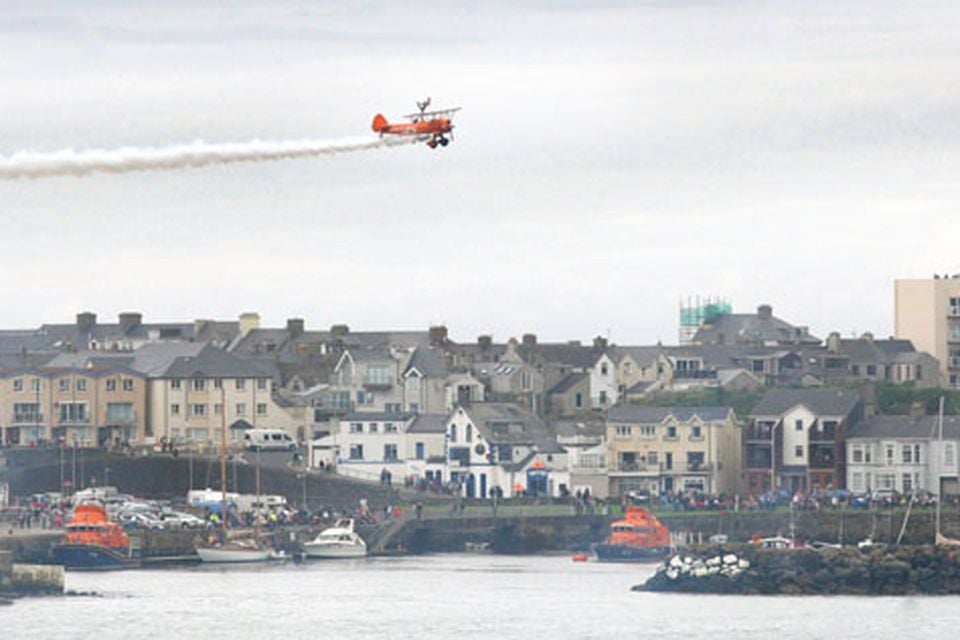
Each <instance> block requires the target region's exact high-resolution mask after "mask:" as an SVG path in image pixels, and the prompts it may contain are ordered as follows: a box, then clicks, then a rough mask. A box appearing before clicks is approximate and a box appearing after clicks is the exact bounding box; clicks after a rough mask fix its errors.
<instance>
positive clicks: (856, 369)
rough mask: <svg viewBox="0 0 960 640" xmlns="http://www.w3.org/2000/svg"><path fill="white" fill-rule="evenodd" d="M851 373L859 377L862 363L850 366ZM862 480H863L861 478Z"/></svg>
mask: <svg viewBox="0 0 960 640" xmlns="http://www.w3.org/2000/svg"><path fill="white" fill-rule="evenodd" d="M850 373H852V374H853V375H855V376H857V377H859V376H860V365H858V364H855V365H851V366H850ZM861 482H862V480H861Z"/></svg>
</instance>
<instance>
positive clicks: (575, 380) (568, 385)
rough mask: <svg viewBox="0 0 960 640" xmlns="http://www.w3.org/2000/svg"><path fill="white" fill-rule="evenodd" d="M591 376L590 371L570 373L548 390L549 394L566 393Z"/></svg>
mask: <svg viewBox="0 0 960 640" xmlns="http://www.w3.org/2000/svg"><path fill="white" fill-rule="evenodd" d="M589 376H590V374H589V373H586V372H583V373H568V374H567V375H565V376H564V377H562V378H560V381H559V382H557V384H555V385H553V386H552V387H551V388H550V389H548V390H547V393H548V394H558V393H566V392H567V391H570V390H571V389H573V388H574V387H576V386H577V385H578V384H580V383H581V382H583V381H584V380H585V379H587V378H588V377H589Z"/></svg>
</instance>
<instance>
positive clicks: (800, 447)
mask: <svg viewBox="0 0 960 640" xmlns="http://www.w3.org/2000/svg"><path fill="white" fill-rule="evenodd" d="M793 455H794V457H797V458H802V457H803V445H802V444H798V445H797V446H795V447H794V448H793Z"/></svg>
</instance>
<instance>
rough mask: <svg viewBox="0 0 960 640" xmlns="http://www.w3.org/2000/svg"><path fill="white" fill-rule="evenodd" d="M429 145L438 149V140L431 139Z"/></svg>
mask: <svg viewBox="0 0 960 640" xmlns="http://www.w3.org/2000/svg"><path fill="white" fill-rule="evenodd" d="M427 146H428V147H430V148H431V149H436V148H437V141H436V140H431V141H430V142H428V143H427Z"/></svg>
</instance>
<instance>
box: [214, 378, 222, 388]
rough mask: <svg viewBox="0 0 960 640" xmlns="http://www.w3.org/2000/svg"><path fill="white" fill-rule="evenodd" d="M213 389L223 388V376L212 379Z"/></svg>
mask: <svg viewBox="0 0 960 640" xmlns="http://www.w3.org/2000/svg"><path fill="white" fill-rule="evenodd" d="M213 388H214V389H223V378H217V379H215V380H214V381H213Z"/></svg>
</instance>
